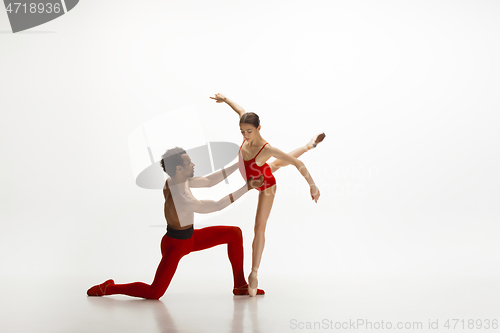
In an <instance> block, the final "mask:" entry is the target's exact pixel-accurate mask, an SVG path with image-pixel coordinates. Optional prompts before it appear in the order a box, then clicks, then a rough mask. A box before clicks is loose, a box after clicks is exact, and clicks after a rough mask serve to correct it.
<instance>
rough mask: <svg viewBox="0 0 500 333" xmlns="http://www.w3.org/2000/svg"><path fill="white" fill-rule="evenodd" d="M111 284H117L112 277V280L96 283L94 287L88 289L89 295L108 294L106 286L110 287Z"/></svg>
mask: <svg viewBox="0 0 500 333" xmlns="http://www.w3.org/2000/svg"><path fill="white" fill-rule="evenodd" d="M110 284H115V281H113V280H111V279H110V280H107V281H104V282H103V283H101V284H98V285H95V286H93V287H92V288H90V289H89V290H87V295H88V296H103V295H106V288H108V286H109V285H110Z"/></svg>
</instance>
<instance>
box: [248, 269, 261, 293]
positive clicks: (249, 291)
mask: <svg viewBox="0 0 500 333" xmlns="http://www.w3.org/2000/svg"><path fill="white" fill-rule="evenodd" d="M250 279H255V280H257V270H255V269H252V272H251V273H250V275H249V276H248V295H250V296H251V297H253V296H255V295H257V286H258V285H259V280H257V286H255V288H250Z"/></svg>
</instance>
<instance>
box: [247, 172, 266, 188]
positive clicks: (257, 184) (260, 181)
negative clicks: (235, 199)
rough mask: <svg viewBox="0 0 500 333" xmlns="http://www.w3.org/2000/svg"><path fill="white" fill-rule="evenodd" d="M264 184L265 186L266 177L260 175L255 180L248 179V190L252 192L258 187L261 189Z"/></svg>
mask: <svg viewBox="0 0 500 333" xmlns="http://www.w3.org/2000/svg"><path fill="white" fill-rule="evenodd" d="M262 184H264V175H260V177H259V178H257V179H255V180H254V179H253V177H250V178H248V180H247V187H248V190H252V189H254V188H257V187H261V186H262Z"/></svg>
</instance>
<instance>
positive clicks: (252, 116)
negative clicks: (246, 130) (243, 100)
mask: <svg viewBox="0 0 500 333" xmlns="http://www.w3.org/2000/svg"><path fill="white" fill-rule="evenodd" d="M240 124H250V125H253V126H255V128H258V127H259V125H260V120H259V116H258V115H257V114H256V113H253V112H247V113H245V114H243V115H242V116H241V118H240Z"/></svg>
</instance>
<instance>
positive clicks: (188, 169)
mask: <svg viewBox="0 0 500 333" xmlns="http://www.w3.org/2000/svg"><path fill="white" fill-rule="evenodd" d="M181 157H182V159H183V160H184V166H183V167H182V174H183V175H184V176H186V177H188V178H191V177H193V176H194V163H193V162H192V161H191V158H190V157H189V155H188V154H182V155H181Z"/></svg>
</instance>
